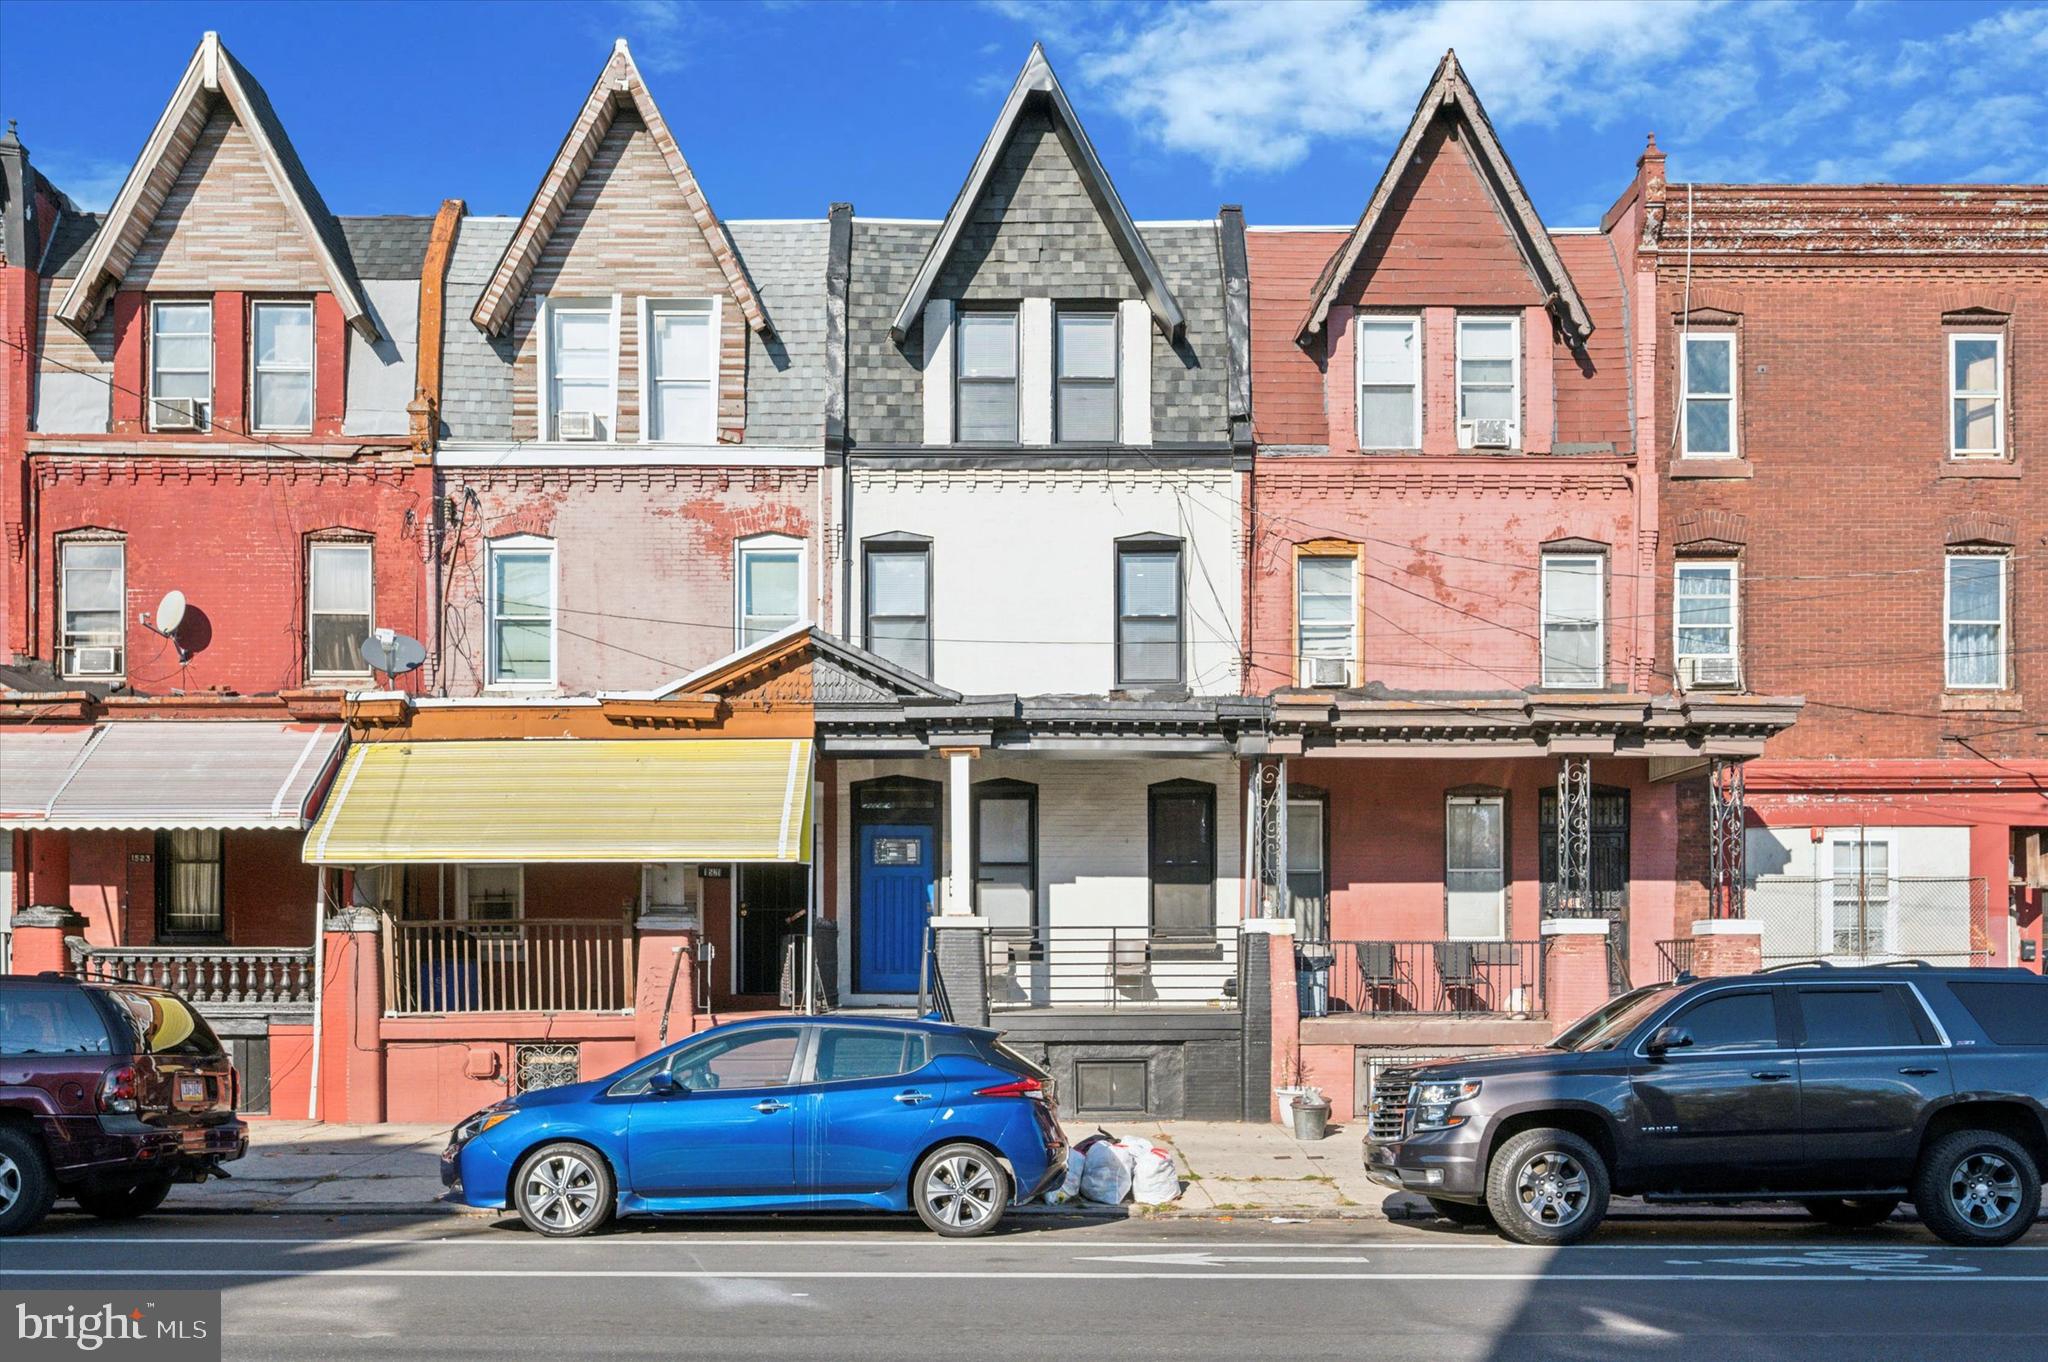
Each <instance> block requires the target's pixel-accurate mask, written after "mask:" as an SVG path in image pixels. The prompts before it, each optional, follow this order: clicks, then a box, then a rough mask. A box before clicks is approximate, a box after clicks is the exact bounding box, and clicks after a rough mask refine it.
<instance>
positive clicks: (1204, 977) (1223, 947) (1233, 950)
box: [985, 924, 1239, 1011]
mask: <svg viewBox="0 0 2048 1362" xmlns="http://www.w3.org/2000/svg"><path fill="white" fill-rule="evenodd" d="M985 950H986V967H987V971H988V1005H989V1007H990V1008H991V1009H992V1010H995V1011H1005V1010H1014V1009H1017V1008H1048V1007H1082V1008H1110V1009H1118V1008H1131V1007H1153V1008H1160V1007H1205V1008H1223V1009H1229V1010H1235V1009H1236V1008H1237V1005H1238V994H1239V989H1238V952H1237V927H1236V926H1235V925H1234V924H1232V925H1219V926H1216V927H1210V928H1204V929H1202V930H1199V931H1189V932H1162V931H1158V930H1155V929H1153V928H1151V927H1036V928H1033V927H996V928H992V929H990V931H989V932H988V934H987V944H986V947H985Z"/></svg>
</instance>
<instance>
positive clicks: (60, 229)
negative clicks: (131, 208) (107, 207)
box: [43, 213, 106, 279]
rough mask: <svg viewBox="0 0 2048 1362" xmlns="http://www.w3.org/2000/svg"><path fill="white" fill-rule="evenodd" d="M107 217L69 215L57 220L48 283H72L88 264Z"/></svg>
mask: <svg viewBox="0 0 2048 1362" xmlns="http://www.w3.org/2000/svg"><path fill="white" fill-rule="evenodd" d="M105 216H106V215H105V214H103V213H65V214H63V215H62V216H60V217H59V218H58V219H57V232H56V236H55V237H54V238H53V239H52V240H51V242H50V250H49V255H48V257H47V261H48V263H47V264H46V265H45V266H44V269H43V277H44V278H45V279H72V278H76V277H77V275H78V267H79V265H80V264H81V263H83V261H84V260H85V252H86V248H87V247H89V246H91V245H92V239H93V238H94V237H96V236H98V235H99V231H100V223H101V222H102V221H104V219H105Z"/></svg>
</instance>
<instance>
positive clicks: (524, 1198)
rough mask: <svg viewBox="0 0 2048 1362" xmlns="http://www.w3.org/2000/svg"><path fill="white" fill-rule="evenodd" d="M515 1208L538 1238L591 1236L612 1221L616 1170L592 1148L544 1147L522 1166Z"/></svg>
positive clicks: (516, 1179) (514, 1195) (516, 1180)
mask: <svg viewBox="0 0 2048 1362" xmlns="http://www.w3.org/2000/svg"><path fill="white" fill-rule="evenodd" d="M512 1204H513V1206H514V1207H515V1208H516V1209H517V1210H518V1211H519V1218H520V1219H521V1220H524V1221H525V1222H526V1227H527V1228H528V1229H530V1230H532V1231H533V1232H534V1233H535V1234H544V1235H546V1236H548V1238H550V1239H573V1238H575V1237H576V1236H577V1235H579V1234H589V1233H590V1232H591V1231H592V1230H594V1229H597V1228H598V1227H599V1226H601V1225H603V1224H604V1223H605V1222H606V1221H607V1220H610V1219H611V1218H612V1210H613V1207H614V1202H613V1196H612V1170H611V1166H610V1165H609V1164H607V1163H606V1162H605V1160H604V1156H603V1155H602V1154H599V1153H598V1152H597V1151H596V1150H595V1149H592V1148H591V1147H590V1146H589V1145H587V1144H572V1143H569V1142H566V1141H564V1142H561V1143H557V1144H544V1145H542V1146H541V1147H540V1148H539V1149H536V1150H534V1151H533V1152H532V1153H531V1154H528V1155H527V1156H526V1158H525V1159H524V1160H523V1161H522V1162H521V1163H520V1165H519V1172H518V1173H517V1174H515V1175H514V1177H513V1179H512Z"/></svg>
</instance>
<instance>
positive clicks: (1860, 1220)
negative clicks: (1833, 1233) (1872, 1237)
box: [1805, 1196, 1904, 1230]
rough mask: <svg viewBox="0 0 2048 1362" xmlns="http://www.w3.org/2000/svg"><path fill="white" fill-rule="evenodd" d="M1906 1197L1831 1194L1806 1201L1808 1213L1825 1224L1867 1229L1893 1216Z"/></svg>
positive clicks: (1852, 1228) (1850, 1228)
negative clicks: (1819, 1199) (1824, 1197)
mask: <svg viewBox="0 0 2048 1362" xmlns="http://www.w3.org/2000/svg"><path fill="white" fill-rule="evenodd" d="M1903 1199H1904V1198H1902V1197H1895V1196H1831V1197H1828V1198H1826V1199H1825V1200H1821V1201H1809V1202H1806V1203H1805V1206H1806V1213H1807V1214H1808V1215H1810V1216H1812V1217H1813V1218H1814V1219H1815V1220H1818V1221H1820V1223H1821V1224H1823V1225H1835V1226H1839V1227H1840V1228H1842V1229H1845V1230H1860V1229H1867V1228H1868V1227H1870V1226H1872V1225H1882V1224H1883V1223H1884V1222H1885V1221H1887V1220H1889V1219H1891V1218H1892V1212H1893V1211H1896V1210H1897V1209H1899V1202H1900V1201H1902V1200H1903Z"/></svg>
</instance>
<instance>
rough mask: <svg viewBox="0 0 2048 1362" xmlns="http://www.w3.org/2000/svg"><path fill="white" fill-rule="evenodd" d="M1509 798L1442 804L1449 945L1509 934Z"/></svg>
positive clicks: (1454, 798)
mask: <svg viewBox="0 0 2048 1362" xmlns="http://www.w3.org/2000/svg"><path fill="white" fill-rule="evenodd" d="M1507 822H1508V820H1507V799H1506V798H1505V797H1504V796H1502V795H1497V794H1483V795H1450V796H1448V797H1446V798H1445V800H1444V912H1445V927H1446V929H1447V930H1446V933H1445V934H1446V935H1447V936H1448V937H1449V938H1450V939H1451V940H1453V941H1498V940H1500V939H1502V938H1503V937H1505V936H1506V935H1507V905H1508V878H1507Z"/></svg>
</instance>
